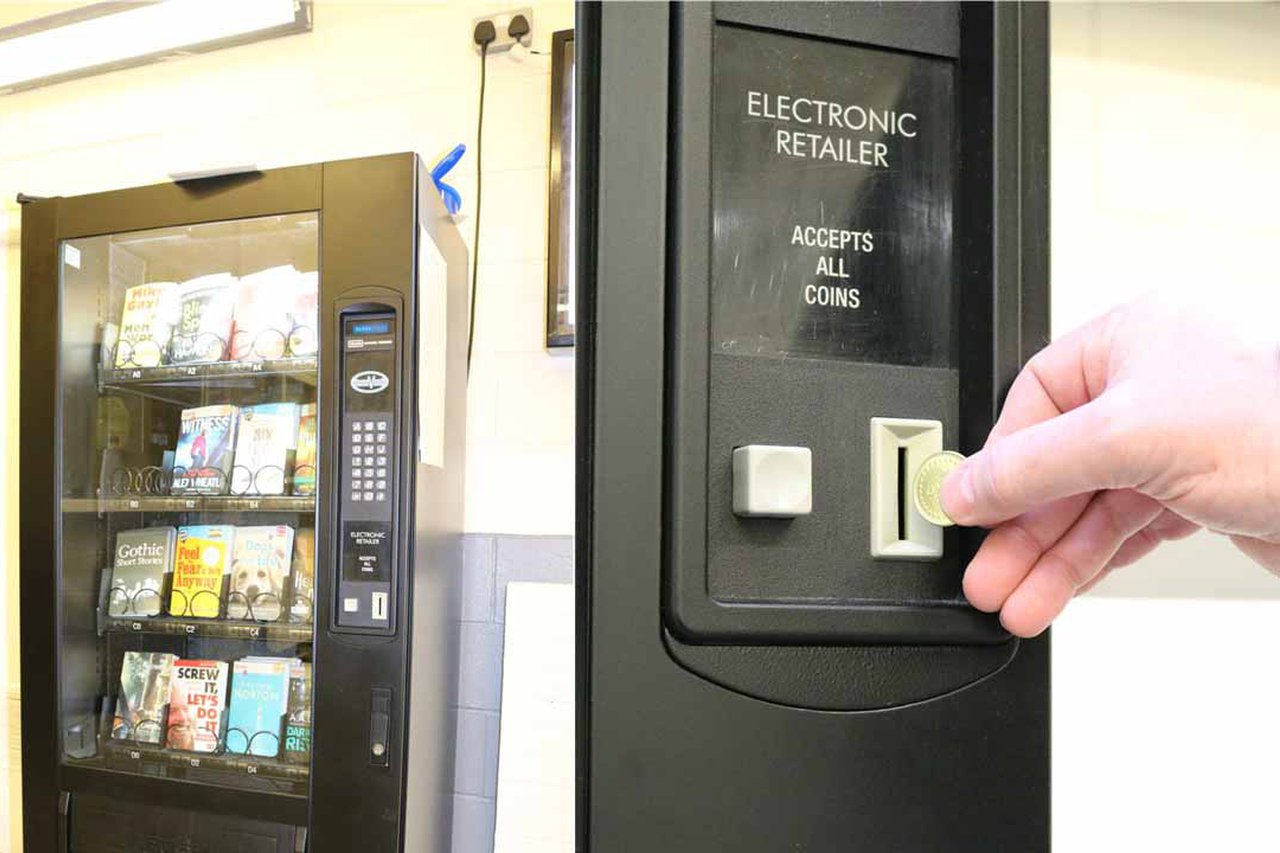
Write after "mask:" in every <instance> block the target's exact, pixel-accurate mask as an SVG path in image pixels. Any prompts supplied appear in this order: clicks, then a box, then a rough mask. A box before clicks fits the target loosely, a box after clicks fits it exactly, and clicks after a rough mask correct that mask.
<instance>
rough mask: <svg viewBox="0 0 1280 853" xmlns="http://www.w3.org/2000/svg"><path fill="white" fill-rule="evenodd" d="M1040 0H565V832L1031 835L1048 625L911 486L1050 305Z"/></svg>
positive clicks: (937, 844)
mask: <svg viewBox="0 0 1280 853" xmlns="http://www.w3.org/2000/svg"><path fill="white" fill-rule="evenodd" d="M1047 29H1048V23H1047V11H1046V8H1045V7H1044V6H1042V5H1039V6H1033V5H1018V4H996V5H989V4H978V3H966V4H959V3H886V4H878V3H874V4H873V3H866V4H863V3H829V4H828V3H776V4H775V3H708V4H703V3H698V4H694V3H690V4H677V5H674V6H667V5H656V4H648V5H645V4H640V5H629V4H604V5H603V6H595V5H590V6H585V7H582V8H580V11H579V31H580V32H579V38H578V42H579V45H580V48H579V50H580V60H579V78H578V80H579V104H580V109H579V120H580V123H579V135H578V154H577V156H578V158H579V162H580V163H581V179H580V181H579V196H578V203H579V206H578V211H579V243H578V251H579V254H578V271H579V281H580V283H581V287H580V300H581V301H580V314H579V316H580V318H581V319H580V326H579V335H580V337H579V356H578V357H579V361H578V370H579V374H578V376H579V386H578V392H579V420H578V424H579V432H578V441H579V458H580V460H581V466H582V467H581V470H580V473H579V484H580V486H579V502H578V513H579V515H578V524H579V528H578V534H579V539H578V565H579V578H580V593H579V594H580V607H579V613H580V624H579V654H580V657H579V661H578V666H579V669H578V671H579V709H578V712H579V726H578V731H579V739H578V746H579V751H578V768H579V782H580V788H579V792H578V793H579V798H578V803H579V810H578V825H579V832H580V836H579V844H580V849H583V850H590V851H593V853H618V851H646V852H647V851H652V850H668V851H707V850H733V851H743V853H745V852H746V851H760V853H766V852H767V853H777V851H784V850H797V851H799V850H804V851H823V852H824V853H825V851H851V850H867V851H881V850H893V851H923V850H947V851H968V850H975V851H983V850H1018V851H1031V850H1044V849H1047V847H1048V845H1049V681H1048V677H1049V644H1048V639H1047V637H1041V638H1038V639H1036V640H1032V641H1028V642H1019V641H1017V640H1016V639H1014V638H1012V637H1010V636H1009V635H1008V634H1006V633H1005V632H1004V631H1003V630H1002V628H1001V626H1000V624H999V622H998V620H997V619H996V618H995V617H994V616H990V615H987V614H982V613H978V612H977V611H975V610H973V609H972V608H970V607H969V606H968V605H967V603H966V601H965V599H964V597H963V594H962V592H961V577H962V573H963V569H964V567H965V564H966V562H967V560H968V558H969V557H970V556H972V554H973V553H974V551H975V549H976V547H977V546H978V544H979V542H980V541H981V531H976V530H958V529H955V528H949V529H945V530H944V529H943V528H941V527H938V526H935V525H933V524H931V523H929V522H928V520H927V519H926V518H924V517H923V516H921V515H920V513H919V512H918V511H917V510H916V508H915V506H914V503H913V501H912V500H911V498H910V492H909V490H910V488H911V484H912V483H913V481H914V474H915V472H916V471H917V470H918V469H919V467H920V464H921V462H922V461H923V460H924V459H926V458H928V456H930V455H931V454H932V453H935V452H937V451H940V450H943V449H952V450H959V451H961V452H966V453H967V452H972V451H974V450H975V449H977V448H978V447H980V446H981V445H982V443H983V441H984V440H985V438H986V434H987V431H988V430H989V428H990V427H991V424H992V423H993V421H994V418H995V416H996V413H997V411H998V408H999V403H1000V400H1001V397H1002V394H1003V393H1004V391H1005V390H1007V387H1008V385H1009V383H1010V382H1011V381H1012V379H1013V377H1014V376H1015V374H1016V373H1017V371H1018V369H1019V368H1020V366H1021V365H1022V364H1023V363H1024V362H1025V360H1026V359H1027V358H1028V357H1029V356H1030V355H1031V354H1032V353H1033V352H1034V351H1035V350H1037V349H1038V348H1039V347H1040V346H1042V345H1043V344H1044V343H1045V342H1046V341H1047V335H1048V248H1047V241H1048V207H1047V204H1048V198H1047V193H1048V187H1047V183H1048V151H1047V142H1048V133H1047V130H1048V110H1047V107H1048V104H1047V86H1048V33H1047Z"/></svg>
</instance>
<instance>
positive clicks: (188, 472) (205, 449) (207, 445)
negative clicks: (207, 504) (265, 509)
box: [169, 405, 239, 495]
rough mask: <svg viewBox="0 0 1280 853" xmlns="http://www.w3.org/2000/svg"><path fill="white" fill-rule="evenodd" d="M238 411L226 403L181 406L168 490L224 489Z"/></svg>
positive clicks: (213, 491)
mask: <svg viewBox="0 0 1280 853" xmlns="http://www.w3.org/2000/svg"><path fill="white" fill-rule="evenodd" d="M238 414H239V413H238V410H237V409H236V407H235V406H225V405H224V406H201V407H200V408H198V409H183V410H182V422H181V425H180V426H179V428H178V447H177V449H176V451H175V452H174V459H173V483H172V485H171V486H170V489H169V491H170V492H172V493H173V494H175V495H224V494H226V493H227V486H228V484H229V483H230V479H231V462H232V459H233V458H234V448H235V444H236V427H237V424H238V421H239V417H238Z"/></svg>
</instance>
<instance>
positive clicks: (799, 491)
mask: <svg viewBox="0 0 1280 853" xmlns="http://www.w3.org/2000/svg"><path fill="white" fill-rule="evenodd" d="M812 511H813V454H812V453H811V452H810V451H809V448H807V447H784V446H777V445H770V444H750V445H747V446H746V447H738V448H734V451H733V512H734V514H735V515H741V516H748V517H755V516H759V517H764V518H794V517H796V516H799V515H808V514H809V513H810V512H812Z"/></svg>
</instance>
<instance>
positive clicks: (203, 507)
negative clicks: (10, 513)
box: [62, 495, 316, 513]
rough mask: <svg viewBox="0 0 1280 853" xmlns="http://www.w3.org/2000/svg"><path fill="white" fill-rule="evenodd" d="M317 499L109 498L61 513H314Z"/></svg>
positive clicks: (75, 502) (74, 501) (68, 502)
mask: <svg viewBox="0 0 1280 853" xmlns="http://www.w3.org/2000/svg"><path fill="white" fill-rule="evenodd" d="M315 508H316V499H315V497H314V496H310V495H259V496H257V497H247V496H239V495H216V496H208V497H176V496H170V495H156V496H146V497H144V496H131V497H111V498H63V499H62V511H63V512H75V513H112V512H306V513H310V512H315Z"/></svg>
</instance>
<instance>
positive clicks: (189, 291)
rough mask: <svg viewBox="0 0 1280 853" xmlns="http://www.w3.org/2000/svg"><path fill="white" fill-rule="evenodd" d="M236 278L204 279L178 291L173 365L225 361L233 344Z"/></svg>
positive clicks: (219, 275) (216, 276)
mask: <svg viewBox="0 0 1280 853" xmlns="http://www.w3.org/2000/svg"><path fill="white" fill-rule="evenodd" d="M234 285H235V277H234V276H232V275H231V274H230V273H225V272H223V273H214V274H212V275H202V276H198V277H197V278H193V279H190V280H188V281H185V282H183V283H182V285H181V286H180V287H179V290H178V299H179V307H178V320H177V324H176V325H175V327H174V330H173V338H172V342H171V343H170V346H169V360H170V361H171V362H172V363H174V364H190V363H194V362H208V361H222V359H224V358H226V355H227V349H228V346H229V345H230V343H231V323H232V318H233V315H234V312H235V305H236V288H235V286H234Z"/></svg>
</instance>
